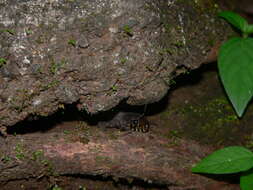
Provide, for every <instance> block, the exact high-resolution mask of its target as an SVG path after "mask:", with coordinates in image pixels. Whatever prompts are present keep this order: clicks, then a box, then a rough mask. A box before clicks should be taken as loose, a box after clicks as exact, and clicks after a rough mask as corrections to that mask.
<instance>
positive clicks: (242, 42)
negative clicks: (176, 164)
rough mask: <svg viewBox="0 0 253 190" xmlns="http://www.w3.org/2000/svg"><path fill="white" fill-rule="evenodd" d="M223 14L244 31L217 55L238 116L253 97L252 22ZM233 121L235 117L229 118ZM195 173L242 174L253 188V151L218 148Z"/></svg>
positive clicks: (245, 186)
mask: <svg viewBox="0 0 253 190" xmlns="http://www.w3.org/2000/svg"><path fill="white" fill-rule="evenodd" d="M219 16H220V17H223V18H224V19H226V20H227V21H228V22H229V23H230V24H232V25H233V26H234V27H236V28H237V29H239V30H240V31H241V32H242V37H233V38H231V39H229V40H228V41H227V42H225V43H224V44H223V45H222V46H221V48H220V50H219V55H218V69H219V74H220V77H221V81H222V83H223V85H224V88H225V91H226V93H227V95H228V97H229V99H230V101H231V103H232V105H233V107H234V109H235V111H236V113H237V115H238V116H239V117H241V116H242V115H243V113H244V111H245V109H246V107H247V105H248V103H249V101H250V100H251V98H252V96H253V54H252V53H251V50H252V48H253V38H250V37H249V35H250V34H252V33H253V25H252V24H248V23H247V21H246V20H245V19H244V18H242V17H241V16H239V15H237V14H235V13H233V12H230V11H223V12H221V13H220V14H219ZM229 119H230V120H234V119H235V118H234V117H230V118H229ZM192 172H195V173H208V174H232V173H239V174H240V187H241V189H242V190H252V187H253V153H252V152H251V151H250V150H248V149H246V148H244V147H240V146H231V147H227V148H224V149H221V150H218V151H216V152H214V153H212V154H211V155H209V156H207V157H206V158H204V159H203V160H202V161H200V162H199V163H198V164H197V165H196V166H195V167H193V168H192Z"/></svg>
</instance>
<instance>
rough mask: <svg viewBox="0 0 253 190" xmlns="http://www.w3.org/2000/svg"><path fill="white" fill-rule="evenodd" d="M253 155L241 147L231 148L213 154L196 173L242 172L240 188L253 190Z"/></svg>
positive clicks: (201, 163) (200, 165)
mask: <svg viewBox="0 0 253 190" xmlns="http://www.w3.org/2000/svg"><path fill="white" fill-rule="evenodd" d="M252 169H253V153H252V152H251V151H250V150H248V149H246V148H244V147H240V146H231V147H227V148H224V149H221V150H218V151H215V152H213V153H212V154H210V155H209V156H207V157H206V158H204V159H203V160H202V161H200V162H199V163H198V164H197V165H196V166H195V167H193V168H192V172H194V173H208V174H231V173H239V172H242V175H241V177H240V186H241V189H242V190H252V189H253V170H252Z"/></svg>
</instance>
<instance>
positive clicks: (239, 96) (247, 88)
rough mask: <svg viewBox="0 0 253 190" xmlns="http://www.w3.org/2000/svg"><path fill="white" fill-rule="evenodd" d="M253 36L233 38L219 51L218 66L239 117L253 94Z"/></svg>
mask: <svg viewBox="0 0 253 190" xmlns="http://www.w3.org/2000/svg"><path fill="white" fill-rule="evenodd" d="M252 50H253V38H232V39H230V40H228V41H227V42H225V43H224V44H223V45H222V46H221V48H220V51H219V56H218V68H219V74H220V77H221V81H222V83H223V85H224V88H225V90H226V93H227V95H228V97H229V99H230V101H231V102H232V104H233V107H234V108H235V110H236V113H237V115H238V116H239V117H241V116H242V114H243V112H244V110H245V109H246V107H247V104H248V102H249V101H250V100H251V97H252V95H253V52H252Z"/></svg>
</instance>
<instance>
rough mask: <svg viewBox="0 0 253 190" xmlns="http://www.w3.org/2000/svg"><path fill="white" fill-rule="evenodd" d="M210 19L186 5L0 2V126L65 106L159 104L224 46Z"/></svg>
mask: <svg viewBox="0 0 253 190" xmlns="http://www.w3.org/2000/svg"><path fill="white" fill-rule="evenodd" d="M205 6H208V7H205ZM215 13H216V8H215V7H214V6H212V5H211V4H210V5H209V4H208V5H201V4H198V3H197V2H195V1H193V0H186V1H176V0H174V1H173V0H172V1H165V0H25V1H15V0H2V1H1V2H0V29H1V30H0V126H11V125H14V124H15V123H17V122H18V121H21V120H24V119H25V118H27V117H31V116H37V115H40V116H47V115H49V114H52V113H53V112H55V111H56V110H58V108H59V107H63V106H64V105H65V104H73V103H74V104H76V106H77V107H78V109H80V110H82V109H84V110H86V111H87V112H88V113H92V114H94V113H97V112H100V111H105V110H109V109H111V108H113V107H114V106H116V105H117V104H118V103H119V102H121V101H122V100H125V101H126V103H128V104H131V105H141V104H148V103H152V102H156V101H159V100H160V99H161V98H162V97H163V96H164V95H165V94H166V92H167V91H168V89H169V86H170V83H171V80H172V79H173V78H174V77H175V76H177V75H178V74H180V73H183V72H186V71H188V70H191V69H195V68H197V67H199V66H200V65H201V64H202V63H203V62H205V61H206V60H207V59H208V57H209V56H210V55H209V53H210V52H212V51H211V49H212V48H213V47H214V46H215V44H219V43H220V42H221V41H223V40H224V38H226V32H227V30H229V27H227V26H225V25H224V24H223V22H222V21H220V20H218V19H217V18H216V17H215Z"/></svg>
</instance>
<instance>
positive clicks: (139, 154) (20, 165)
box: [0, 122, 239, 190]
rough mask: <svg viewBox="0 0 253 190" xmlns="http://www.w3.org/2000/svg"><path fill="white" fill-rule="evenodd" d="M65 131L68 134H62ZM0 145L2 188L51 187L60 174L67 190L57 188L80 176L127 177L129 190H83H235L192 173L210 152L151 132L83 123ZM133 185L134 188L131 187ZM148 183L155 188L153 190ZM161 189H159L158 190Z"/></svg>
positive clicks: (12, 139) (67, 124)
mask: <svg viewBox="0 0 253 190" xmlns="http://www.w3.org/2000/svg"><path fill="white" fill-rule="evenodd" d="M34 125H35V123H34ZM63 128H64V129H65V130H66V131H68V132H66V131H65V132H63V131H62V129H63ZM35 141H36V143H34V142H35ZM0 143H1V144H3V145H4V146H3V147H2V148H1V152H0V153H1V160H0V186H1V189H3V190H5V189H6V190H7V189H17V187H18V186H17V184H18V182H19V181H21V183H20V184H22V188H20V189H27V190H28V189H29V190H30V189H49V188H48V187H50V184H51V185H52V184H54V183H56V184H59V182H60V181H59V180H60V179H61V178H62V177H63V176H66V177H67V176H69V177H71V176H72V177H73V179H72V180H71V179H70V180H68V183H71V187H69V188H67V187H66V188H64V186H61V187H62V188H63V189H79V188H78V186H77V187H75V182H76V181H75V180H76V178H77V177H78V176H80V177H81V176H83V177H87V176H93V177H99V176H100V178H101V177H103V178H104V179H108V178H109V179H111V180H113V181H115V183H119V184H121V183H122V181H121V180H122V179H125V181H126V182H125V183H127V184H128V185H129V187H128V188H121V186H119V187H118V188H116V187H115V188H112V187H111V188H109V187H106V186H100V187H96V186H94V185H93V186H91V187H89V186H87V185H88V184H86V183H85V187H87V189H91V190H94V189H98V190H107V189H127V190H129V189H137V190H143V189H169V190H193V189H194V190H211V189H212V190H214V189H217V190H218V189H219V190H228V189H229V190H238V189H239V188H238V186H235V188H234V186H233V185H232V184H227V183H225V182H222V183H220V182H218V181H214V180H212V179H210V178H205V177H203V176H200V175H195V174H192V173H191V172H190V168H191V167H192V165H193V164H195V163H196V162H197V161H199V160H200V158H203V157H204V156H205V155H207V154H208V153H210V151H211V150H212V148H210V147H206V146H199V144H197V143H196V142H194V141H190V140H188V141H185V140H183V139H177V138H167V137H162V136H161V135H156V134H155V133H154V132H153V133H137V132H133V133H129V132H119V131H117V130H106V131H103V130H101V129H99V128H96V127H92V126H88V125H86V124H85V122H79V123H76V124H75V126H73V125H71V123H68V122H67V123H62V124H61V125H58V126H55V127H53V128H51V129H49V130H48V131H47V133H45V132H43V131H37V132H36V133H35V132H34V133H30V134H25V135H20V134H17V135H16V136H11V137H8V138H7V139H6V140H4V141H2V139H0ZM31 145H32V146H31ZM49 176H51V178H49ZM57 178H59V180H57ZM74 179H75V180H74ZM98 179H99V178H98ZM29 180H34V181H33V182H31V181H30V183H28V184H27V183H26V182H25V181H29ZM41 181H43V183H41ZM138 181H139V182H140V181H141V182H142V183H143V184H146V185H148V186H146V188H141V187H140V186H139V185H140V183H139V185H138V184H136V182H138ZM12 185H15V186H12ZM133 185H134V186H135V185H136V188H131V186H133ZM152 185H156V186H157V188H152ZM159 185H160V186H161V187H163V188H158V187H159ZM148 187H149V188H148ZM226 187H227V188H226ZM236 187H237V188H236Z"/></svg>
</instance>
